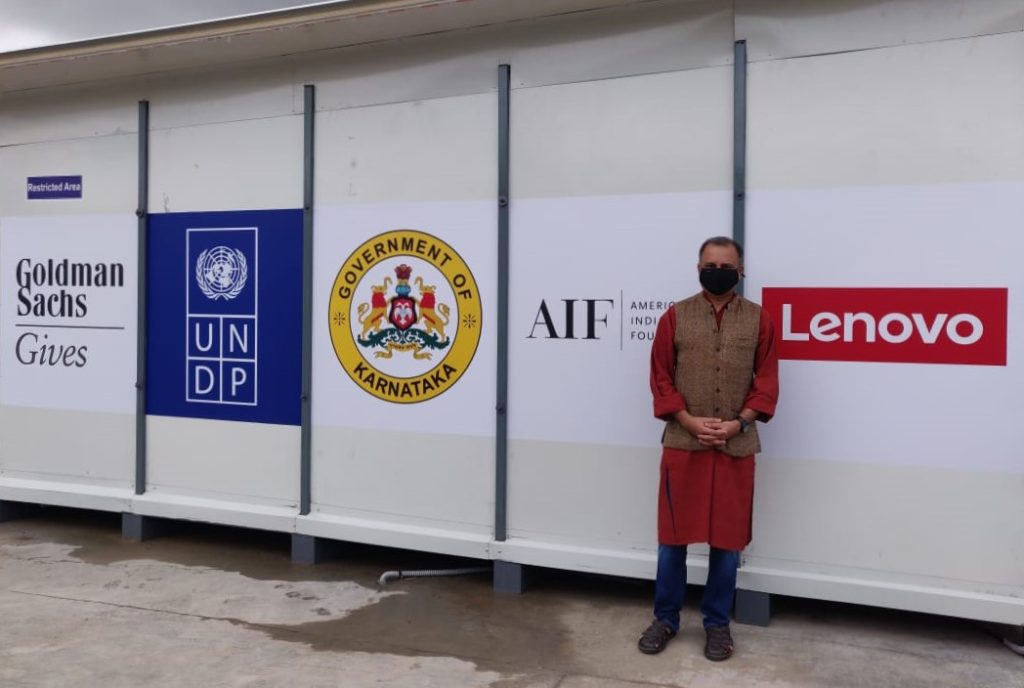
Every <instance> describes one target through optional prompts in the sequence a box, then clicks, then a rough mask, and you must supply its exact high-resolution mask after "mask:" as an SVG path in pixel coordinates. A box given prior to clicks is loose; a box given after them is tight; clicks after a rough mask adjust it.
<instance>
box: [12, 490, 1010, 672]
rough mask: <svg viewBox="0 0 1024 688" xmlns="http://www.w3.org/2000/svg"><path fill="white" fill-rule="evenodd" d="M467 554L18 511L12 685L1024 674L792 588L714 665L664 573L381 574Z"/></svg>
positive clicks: (1002, 655) (955, 632) (974, 645)
mask: <svg viewBox="0 0 1024 688" xmlns="http://www.w3.org/2000/svg"><path fill="white" fill-rule="evenodd" d="M460 563H462V562H455V561H452V560H450V559H444V558H439V557H431V556H428V555H422V554H416V553H411V552H402V551H396V550H388V549H382V548H372V547H360V546H350V547H348V548H347V549H346V551H345V558H344V559H342V560H338V561H334V562H330V563H326V564H321V565H318V566H315V567H298V566H293V565H292V564H291V563H290V562H289V540H288V538H287V537H286V536H284V535H279V534H268V533H255V532H252V531H245V530H238V529H229V528H218V527H214V526H202V525H195V524H186V525H183V526H182V527H181V529H180V530H178V531H176V532H175V533H174V534H171V535H168V536H165V537H163V538H160V539H155V540H150V541H147V542H145V543H142V544H128V543H123V542H122V541H121V537H120V519H119V517H117V516H116V515H110V514H98V513H94V512H82V511H72V510H63V509H45V510H43V511H42V512H41V513H40V514H38V515H36V516H33V517H31V518H26V519H22V520H18V521H11V522H7V523H0V686H2V687H3V688H15V687H21V686H33V687H35V686H60V687H64V686H76V687H88V686H104V687H111V688H114V687H118V686H126V687H127V686H131V687H132V688H139V687H143V686H175V687H178V686H194V687H197V688H207V687H214V686H252V687H263V686H289V687H304V686H330V687H332V688H335V687H339V686H340V687H342V688H350V687H351V688H359V687H362V686H388V687H390V686H396V687H406V686H408V687H413V686H417V687H418V686H437V687H438V688H463V687H471V686H472V687H476V686H480V687H482V686H493V687H495V688H514V687H521V688H556V687H557V688H583V687H593V688H643V687H650V686H679V687H686V688H707V687H711V686H736V687H751V688H788V687H796V686H801V687H804V686H806V687H809V686H828V687H829V688H843V687H846V686H850V687H853V686H856V687H858V688H860V687H862V686H872V687H876V686H877V687H885V688H889V687H892V688H896V687H908V688H909V687H911V686H913V687H916V686H927V687H928V688H947V687H948V688H968V687H972V686H977V687H979V688H981V687H984V688H1002V687H1004V686H1005V687H1007V688H1011V687H1013V688H1024V658H1022V657H1019V656H1017V655H1015V654H1012V653H1011V652H1009V651H1008V650H1007V649H1005V648H1004V647H1003V645H1002V644H1001V643H1000V642H999V641H998V640H997V639H996V638H995V637H993V636H992V635H990V634H989V633H987V632H986V631H985V630H984V629H982V628H980V627H979V626H977V625H975V624H972V623H969V622H966V621H960V620H955V619H946V618H941V617H934V616H926V615H918V614H908V613H897V612H890V611H885V610H878V609H869V608H864V607H854V606H849V605H838V604H829V603H821V602H810V601H804V600H795V599H788V598H783V599H779V600H777V601H776V615H775V617H774V619H773V621H772V624H771V626H769V627H767V628H758V627H752V626H741V625H734V627H733V634H734V637H735V639H736V642H737V645H738V650H737V654H736V655H735V656H734V657H733V658H732V659H731V660H729V661H728V662H725V663H722V664H713V663H711V662H708V661H706V660H705V659H704V657H703V656H702V654H701V649H702V645H703V633H702V632H701V630H700V625H699V621H698V618H697V613H696V610H695V608H694V607H695V603H693V602H692V601H691V603H690V604H689V605H688V607H687V609H686V616H685V623H684V628H683V630H682V633H681V635H680V636H679V637H678V638H676V639H675V640H674V641H673V642H672V643H671V644H670V645H669V647H668V649H667V650H666V651H665V652H664V653H662V654H661V655H658V656H654V657H648V656H646V655H642V654H640V653H639V652H638V651H637V650H636V639H637V636H638V635H639V633H640V631H641V630H642V629H643V628H644V626H646V624H647V623H648V621H649V614H650V612H649V608H650V598H651V594H652V590H653V586H652V584H651V583H649V582H642V581H629V580H621V579H611V578H604V577H597V576H585V575H578V574H566V573H559V572H544V573H543V574H542V575H540V576H539V577H538V579H537V580H535V582H534V586H533V588H531V590H530V592H528V593H527V594H526V595H523V596H514V595H496V594H494V593H493V592H492V591H491V582H490V580H489V578H488V577H487V576H476V577H463V578H447V579H418V580H404V581H399V582H396V583H391V584H389V585H388V586H387V587H386V588H383V589H382V588H380V587H379V586H378V585H377V577H378V576H379V575H380V574H381V573H382V572H383V571H385V570H388V569H393V568H407V569H408V568H415V567H423V566H434V565H442V566H453V565H457V564H460ZM696 592H697V591H696V590H691V594H690V596H689V597H690V599H691V600H695V598H696V597H697V594H696Z"/></svg>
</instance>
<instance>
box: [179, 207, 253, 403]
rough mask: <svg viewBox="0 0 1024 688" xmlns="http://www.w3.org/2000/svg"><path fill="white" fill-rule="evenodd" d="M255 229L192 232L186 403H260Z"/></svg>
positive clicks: (188, 271)
mask: <svg viewBox="0 0 1024 688" xmlns="http://www.w3.org/2000/svg"><path fill="white" fill-rule="evenodd" d="M257 233H258V229H257V228H256V227H238V228H219V229H188V230H187V232H186V239H185V242H186V251H185V256H186V258H185V263H186V264H185V274H186V276H187V279H188V291H187V295H186V298H185V311H186V331H187V339H188V343H187V348H186V366H185V370H186V381H185V384H186V387H185V399H186V400H187V401H189V402H195V403H207V404H234V405H242V406H255V405H256V374H257V370H256V339H257V336H256V333H257V317H256V314H257V305H258V304H257V279H258V276H257V271H256V265H257V251H256V245H257Z"/></svg>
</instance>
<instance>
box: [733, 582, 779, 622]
mask: <svg viewBox="0 0 1024 688" xmlns="http://www.w3.org/2000/svg"><path fill="white" fill-rule="evenodd" d="M733 617H734V618H735V619H736V623H741V624H749V625H751V626H767V625H768V624H769V623H771V620H772V596H771V593H767V592H754V591H753V590H737V591H736V610H735V612H734V613H733Z"/></svg>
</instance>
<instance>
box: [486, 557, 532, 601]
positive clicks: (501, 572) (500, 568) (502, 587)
mask: <svg viewBox="0 0 1024 688" xmlns="http://www.w3.org/2000/svg"><path fill="white" fill-rule="evenodd" d="M526 578H527V567H525V566H523V565H522V564H513V563H511V562H508V561H495V562H494V592H507V593H512V594H513V595H522V594H523V592H525V591H526Z"/></svg>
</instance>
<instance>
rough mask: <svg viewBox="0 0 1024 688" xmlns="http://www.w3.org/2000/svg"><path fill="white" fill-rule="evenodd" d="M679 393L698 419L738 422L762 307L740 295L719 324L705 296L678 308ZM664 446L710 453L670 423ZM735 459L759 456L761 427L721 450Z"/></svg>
mask: <svg viewBox="0 0 1024 688" xmlns="http://www.w3.org/2000/svg"><path fill="white" fill-rule="evenodd" d="M675 309H676V332H675V346H676V379H675V384H676V389H677V390H679V393H680V394H682V395H683V399H684V400H685V401H686V410H687V411H688V412H689V413H690V414H691V415H694V416H704V417H712V418H721V419H722V420H734V419H736V417H737V416H739V413H740V411H742V410H743V401H744V400H745V399H746V398H747V394H748V393H749V392H750V386H751V384H752V382H753V379H754V357H755V356H756V354H757V338H758V328H759V325H760V322H761V307H760V306H759V305H757V304H756V303H754V302H752V301H748V300H747V299H745V298H743V297H742V296H739V295H737V296H736V297H735V298H734V299H733V300H732V301H731V302H730V303H729V305H728V306H726V308H725V311H724V312H723V313H722V326H721V328H720V329H719V328H718V327H717V324H716V322H715V308H714V306H712V305H711V304H710V303H709V302H708V300H707V299H705V298H704V296H703V294H702V293H699V294H697V295H695V296H691V297H690V298H688V299H686V300H685V301H680V302H678V303H677V304H676V305H675ZM663 442H664V444H665V446H666V447H671V448H673V449H688V450H690V451H695V450H700V449H707V448H708V447H706V446H704V445H703V444H701V443H700V442H698V441H697V438H696V437H694V436H693V435H691V434H690V433H689V432H687V431H686V430H685V429H683V427H682V426H681V425H680V424H679V423H677V422H676V421H675V419H670V420H669V421H668V426H667V427H666V429H665V437H664V440H663ZM720 449H721V450H722V451H724V452H725V453H727V454H730V455H731V456H747V455H749V454H756V453H757V452H759V451H761V442H760V440H759V439H758V436H757V424H756V423H752V424H751V426H750V429H749V430H748V431H747V432H746V433H739V434H737V435H736V436H734V437H733V438H732V439H730V440H729V441H728V442H727V443H726V444H725V446H724V447H721V448H720Z"/></svg>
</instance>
